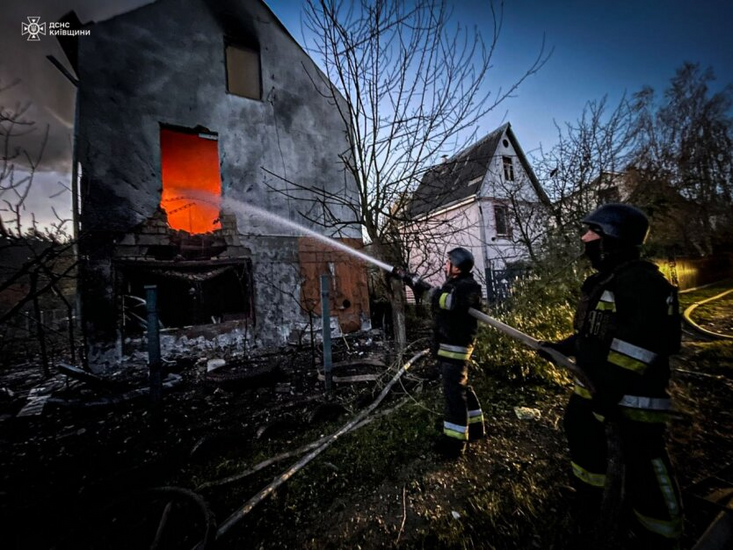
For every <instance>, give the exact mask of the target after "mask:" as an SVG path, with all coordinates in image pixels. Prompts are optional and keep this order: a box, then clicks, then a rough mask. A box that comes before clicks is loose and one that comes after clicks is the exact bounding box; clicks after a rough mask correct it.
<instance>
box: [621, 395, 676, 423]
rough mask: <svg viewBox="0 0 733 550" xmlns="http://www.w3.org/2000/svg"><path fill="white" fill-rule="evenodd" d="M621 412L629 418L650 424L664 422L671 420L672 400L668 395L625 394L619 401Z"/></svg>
mask: <svg viewBox="0 0 733 550" xmlns="http://www.w3.org/2000/svg"><path fill="white" fill-rule="evenodd" d="M618 404H619V406H621V414H622V415H623V416H624V417H625V418H628V419H629V420H634V421H636V422H646V423H650V424H664V423H665V422H667V420H669V414H668V413H669V411H671V410H672V400H671V399H669V398H668V397H645V396H643V395H624V396H623V397H622V398H621V401H619V402H618Z"/></svg>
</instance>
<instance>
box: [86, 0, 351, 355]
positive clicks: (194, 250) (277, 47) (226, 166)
mask: <svg viewBox="0 0 733 550" xmlns="http://www.w3.org/2000/svg"><path fill="white" fill-rule="evenodd" d="M223 22H227V23H226V24H223ZM91 29H92V32H91V36H88V37H85V39H84V40H81V41H79V44H78V48H79V49H78V66H79V71H78V72H79V80H80V86H79V92H78V93H79V96H78V109H79V111H78V120H79V123H78V127H77V140H78V141H77V143H78V151H79V162H80V164H81V167H82V171H81V172H82V176H81V213H80V222H81V230H82V239H81V243H80V249H81V253H82V256H83V260H84V261H83V268H82V273H81V285H80V287H81V292H82V311H83V317H84V320H85V325H86V331H87V337H88V340H89V344H90V345H89V359H90V362H91V363H92V364H98V365H104V364H116V363H119V361H120V360H121V358H122V357H123V355H124V353H126V352H125V349H124V347H125V343H126V331H127V330H128V328H129V327H128V325H126V321H125V310H126V309H127V305H126V304H125V303H124V301H125V296H128V294H127V293H128V292H131V291H135V292H138V291H139V290H138V289H139V286H140V284H141V277H142V278H145V274H147V275H148V276H149V278H150V279H151V282H156V281H157V282H159V283H160V284H161V285H163V284H166V281H169V282H170V283H171V286H172V287H176V288H178V290H177V291H176V292H179V293H180V292H183V290H182V289H185V285H186V284H189V283H190V285H189V286H191V287H193V289H192V290H190V293H191V295H192V296H194V295H195V296H196V300H199V301H200V300H201V296H212V295H213V293H214V291H213V290H210V289H209V288H208V287H209V286H211V285H210V283H211V281H212V278H213V279H215V278H216V277H224V276H226V277H230V276H234V277H235V278H238V280H241V281H245V280H246V281H247V285H248V287H247V290H246V293H247V296H248V297H249V299H250V300H251V304H249V306H248V307H242V308H238V309H239V310H241V311H240V312H239V313H240V314H241V315H240V318H234V317H236V316H237V315H236V314H233V313H231V312H226V311H220V312H219V313H217V312H216V311H214V314H212V315H210V317H213V318H214V320H215V321H216V322H217V323H218V322H220V321H221V323H220V324H221V325H222V326H221V327H220V329H221V330H222V331H225V330H234V329H233V328H231V327H233V326H234V327H237V328H236V330H241V327H242V326H244V327H246V332H247V340H248V341H249V342H251V344H252V345H260V344H261V345H275V344H279V343H282V342H284V341H285V339H286V338H287V333H288V332H289V331H290V327H291V326H292V325H294V324H297V323H299V322H302V320H303V315H304V314H303V311H302V308H301V307H300V304H299V302H298V300H297V299H293V296H296V297H300V284H301V281H302V272H301V268H300V264H299V252H298V251H299V244H298V242H299V239H298V237H297V235H296V234H295V233H294V232H292V231H290V230H287V229H283V228H278V227H275V226H272V225H270V224H265V223H262V222H260V221H257V220H252V219H251V218H248V217H247V216H243V215H242V214H241V213H238V212H234V211H231V210H228V209H227V207H226V206H224V207H222V211H221V217H220V219H219V220H216V222H215V227H216V229H215V230H213V231H211V232H209V233H202V234H189V233H187V232H186V231H180V230H175V229H173V228H171V227H170V224H169V223H168V217H167V216H168V215H167V213H166V209H165V208H162V206H161V198H162V194H163V185H162V177H163V174H162V169H161V165H162V158H161V132H162V130H163V129H165V128H175V129H181V130H182V131H187V132H191V133H192V134H195V135H200V136H204V137H207V139H215V140H216V147H217V152H218V159H219V177H220V179H221V191H220V192H221V195H222V197H223V198H233V199H236V200H240V201H244V202H247V203H252V204H256V205H257V206H259V207H261V208H264V209H266V210H268V211H270V212H273V213H275V214H277V215H279V216H282V217H284V218H287V219H290V220H294V221H298V222H299V223H302V221H303V220H304V218H303V217H302V216H301V214H306V215H309V216H311V217H313V216H314V215H316V216H317V214H318V213H317V211H314V208H316V209H317V202H316V201H309V200H307V199H308V198H309V197H308V193H307V192H305V193H303V192H301V193H300V198H302V199H306V200H298V198H294V197H292V196H288V195H289V193H287V192H284V191H286V188H287V187H288V186H289V184H287V183H286V181H288V180H290V181H295V182H297V183H298V184H299V185H301V186H304V187H305V188H309V187H313V188H320V189H325V190H326V191H327V192H330V193H334V194H338V195H340V196H353V197H355V196H356V190H355V185H354V182H353V180H350V179H349V178H348V177H347V176H346V175H345V173H344V172H343V170H342V168H341V164H340V162H339V159H338V155H339V153H342V152H343V151H344V150H345V149H346V146H347V144H346V139H345V126H344V123H343V121H342V120H341V118H340V116H339V114H338V112H337V110H336V109H335V108H334V106H333V105H331V104H330V103H329V102H328V101H327V100H326V99H325V98H324V97H322V96H321V95H320V94H319V93H317V92H316V91H315V90H314V81H316V82H317V81H318V78H317V75H318V74H319V73H318V70H317V69H316V67H315V66H314V64H313V63H312V61H311V60H310V59H309V58H308V56H307V55H306V54H305V53H304V52H303V51H302V49H301V48H300V47H299V46H298V45H297V44H296V43H295V41H294V40H293V39H292V37H291V36H290V35H289V34H288V33H287V31H286V30H285V29H284V28H283V27H282V25H281V24H280V23H279V21H277V19H276V18H275V17H274V16H273V14H272V13H271V12H270V10H269V9H268V8H267V7H266V6H265V5H264V4H263V3H262V2H260V1H259V0H244V1H237V2H227V1H225V0H159V1H158V2H156V3H153V4H150V5H147V6H144V7H142V8H140V9H137V10H135V11H132V12H129V13H127V14H123V15H121V16H118V17H115V18H113V19H110V20H108V21H104V22H101V23H98V24H96V25H93V26H92V27H91ZM231 43H236V44H244V45H245V46H246V47H247V48H250V49H253V51H257V55H258V56H259V57H258V60H259V66H260V75H259V77H260V79H261V82H260V84H261V85H260V91H261V95H260V97H258V98H249V97H242V96H240V95H236V94H234V93H230V92H229V91H228V88H227V86H228V85H227V59H226V55H227V54H226V49H227V45H228V44H231ZM273 174H275V175H273ZM168 212H170V208H169V209H168ZM337 214H338V212H337ZM346 215H347V212H344V217H346ZM219 223H220V226H219ZM312 228H313V229H316V230H318V227H317V226H313V227H312ZM345 236H346V237H352V238H358V237H359V231H358V228H356V227H354V228H353V229H351V230H348V229H347V231H346V233H345ZM197 263H198V264H197ZM176 273H177V274H176ZM221 280H222V281H224V279H221ZM226 284H229V283H226ZM171 292H173V291H171ZM174 294H175V293H174ZM171 299H172V298H171ZM187 299H188V298H187ZM191 300H193V298H192V299H191ZM236 300H241V297H240V296H237V297H236ZM191 303H193V302H191ZM203 311H204V310H200V311H198V312H189V313H187V315H188V317H187V318H188V319H191V320H192V321H197V322H198V321H201V320H202V319H203V317H202V316H203V315H204V312H203ZM208 312H209V311H208V310H207V312H206V313H208ZM225 317H227V318H226V319H225ZM204 320H205V319H204ZM214 324H216V323H214ZM224 325H226V326H224ZM215 329H216V327H214V330H212V334H216V332H217V331H216V330H215Z"/></svg>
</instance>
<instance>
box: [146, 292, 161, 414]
mask: <svg viewBox="0 0 733 550" xmlns="http://www.w3.org/2000/svg"><path fill="white" fill-rule="evenodd" d="M145 308H146V309H147V313H148V327H147V328H148V369H149V370H150V375H149V376H150V400H151V401H152V402H153V404H157V403H160V399H161V395H162V393H163V390H162V376H161V372H160V333H159V332H158V287H157V286H156V285H145Z"/></svg>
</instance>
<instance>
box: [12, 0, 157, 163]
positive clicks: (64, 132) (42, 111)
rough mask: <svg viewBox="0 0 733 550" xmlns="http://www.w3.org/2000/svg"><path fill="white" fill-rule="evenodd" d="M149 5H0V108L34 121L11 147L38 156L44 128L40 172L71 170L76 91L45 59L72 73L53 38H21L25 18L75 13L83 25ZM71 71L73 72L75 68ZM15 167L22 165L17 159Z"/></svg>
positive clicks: (81, 0)
mask: <svg viewBox="0 0 733 550" xmlns="http://www.w3.org/2000/svg"><path fill="white" fill-rule="evenodd" d="M149 3H150V0H112V1H109V2H100V1H99V0H10V2H4V3H3V8H2V13H0V52H3V53H2V61H0V90H2V91H0V106H2V107H4V108H5V109H18V108H22V107H26V106H27V107H28V108H27V111H26V112H25V116H24V118H25V119H26V120H29V121H33V122H34V123H35V125H34V128H33V131H31V132H29V133H28V134H26V135H23V136H20V137H18V138H14V140H13V145H14V146H16V147H21V148H23V149H26V150H27V151H28V152H29V153H30V154H31V156H32V157H34V156H35V155H36V154H37V151H38V149H39V146H40V143H41V141H42V138H43V135H44V132H45V128H46V126H48V129H49V138H48V144H47V145H46V149H45V151H44V154H43V159H42V162H41V165H40V166H39V169H40V170H42V171H48V172H50V171H54V172H59V173H68V172H70V171H71V142H72V139H71V138H72V128H73V123H74V97H75V88H74V86H73V85H72V84H71V82H69V81H68V80H67V79H66V78H65V77H64V76H63V75H62V74H61V73H60V72H59V70H58V69H56V67H54V66H53V65H52V64H51V63H50V62H49V61H48V59H46V56H47V55H53V56H54V57H56V59H58V60H59V61H60V62H61V63H62V64H64V65H65V66H66V67H67V68H69V69H70V67H69V64H68V62H67V60H66V56H65V55H64V52H63V50H62V49H61V47H60V46H59V45H58V42H57V41H56V38H55V37H52V36H48V35H46V36H43V35H41V36H40V37H39V38H40V40H39V41H38V42H32V41H31V42H29V41H28V40H27V37H26V36H22V34H21V24H22V23H24V22H26V23H27V22H28V17H29V16H38V17H40V18H41V19H40V21H41V22H45V23H49V22H52V21H57V20H58V19H59V18H60V17H61V16H63V15H64V14H66V13H67V12H69V11H71V10H74V11H76V13H77V15H78V16H79V18H80V19H81V21H82V22H85V23H86V22H88V21H103V20H105V19H109V18H110V17H113V16H115V15H119V14H120V13H125V12H127V11H130V10H132V9H135V8H138V7H140V6H142V5H145V4H149ZM92 32H94V31H92ZM79 40H84V37H80V38H79ZM70 72H71V73H72V74H73V70H71V69H70ZM14 82H17V83H16V84H15V85H14V86H11V87H9V88H5V87H6V86H8V85H9V84H11V83H14ZM3 88H5V89H3ZM18 164H21V165H22V160H21V159H18Z"/></svg>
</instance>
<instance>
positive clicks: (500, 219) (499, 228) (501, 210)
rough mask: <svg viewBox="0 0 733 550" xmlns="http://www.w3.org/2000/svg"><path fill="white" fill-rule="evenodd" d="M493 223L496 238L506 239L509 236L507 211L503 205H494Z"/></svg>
mask: <svg viewBox="0 0 733 550" xmlns="http://www.w3.org/2000/svg"><path fill="white" fill-rule="evenodd" d="M494 222H495V225H496V235H497V236H498V237H508V236H509V235H510V231H511V227H510V225H509V209H508V208H507V207H506V206H504V205H503V204H495V205H494Z"/></svg>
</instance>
